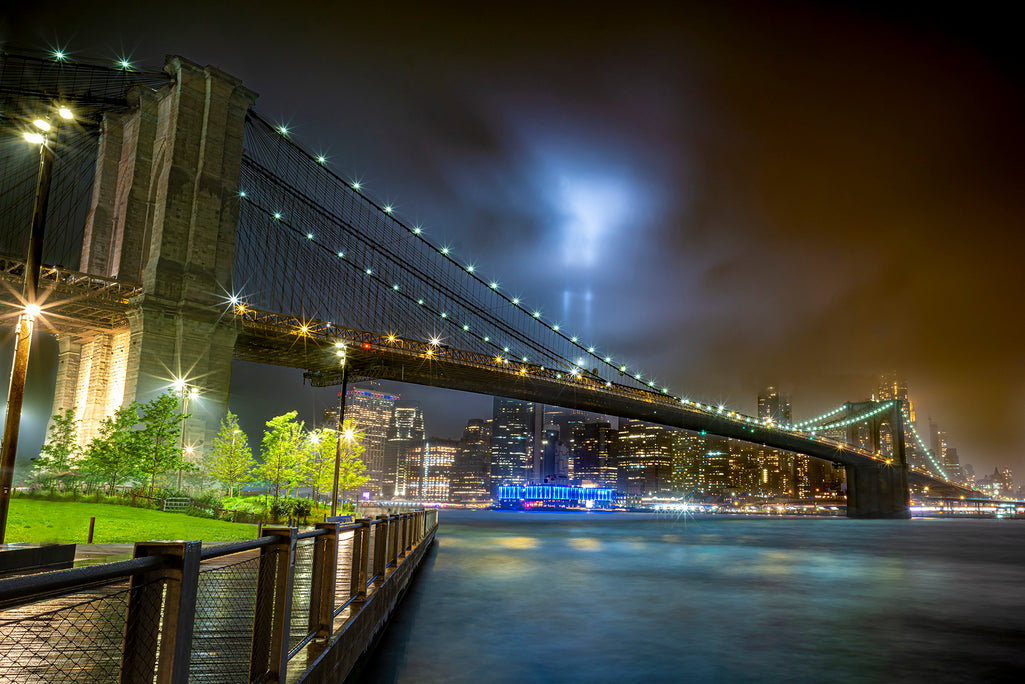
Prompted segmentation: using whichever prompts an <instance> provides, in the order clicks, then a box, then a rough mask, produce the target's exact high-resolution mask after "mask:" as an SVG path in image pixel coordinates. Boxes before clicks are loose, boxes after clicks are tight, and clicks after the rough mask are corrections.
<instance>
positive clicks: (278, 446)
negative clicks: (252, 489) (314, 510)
mask: <svg viewBox="0 0 1025 684" xmlns="http://www.w3.org/2000/svg"><path fill="white" fill-rule="evenodd" d="M296 415H297V413H296V412H295V411H289V412H288V413H286V414H284V415H281V416H275V417H274V418H271V419H270V420H268V421H267V429H266V430H264V432H263V442H262V446H263V453H262V458H263V463H261V464H260V466H259V467H258V468H257V474H258V475H259V477H260V479H262V480H263V481H264V482H266V483H267V485H268V486H269V487H270V488H271V489H272V490H273V492H274V498H278V497H279V496H281V491H282V489H284V490H285V494H286V495H287V494H288V490H289V489H290V488H291V487H294V486H296V485H298V484H299V483H300V482H301V480H302V474H303V465H304V459H303V456H304V455H305V454H304V452H305V448H304V444H303V441H304V439H303V435H304V431H303V423H302V421H298V422H297V421H296Z"/></svg>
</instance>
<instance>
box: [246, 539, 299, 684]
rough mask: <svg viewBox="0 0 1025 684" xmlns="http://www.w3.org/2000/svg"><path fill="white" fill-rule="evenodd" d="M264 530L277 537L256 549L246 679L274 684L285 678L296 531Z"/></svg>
mask: <svg viewBox="0 0 1025 684" xmlns="http://www.w3.org/2000/svg"><path fill="white" fill-rule="evenodd" d="M264 530H265V531H266V532H267V534H268V535H275V536H277V537H278V540H277V541H276V542H275V543H274V544H271V545H269V546H264V547H262V548H261V549H260V567H259V570H258V572H257V577H256V616H255V618H254V621H253V641H252V650H251V653H250V658H249V681H264V682H268V683H271V682H273V684H278V683H279V682H283V681H285V670H286V668H287V666H288V628H289V622H290V620H291V617H292V583H293V580H294V578H295V544H296V536H297V534H298V530H296V529H295V528H293V527H274V526H270V525H268V526H267V527H265V528H264ZM272 607H273V615H272ZM265 675H266V676H265Z"/></svg>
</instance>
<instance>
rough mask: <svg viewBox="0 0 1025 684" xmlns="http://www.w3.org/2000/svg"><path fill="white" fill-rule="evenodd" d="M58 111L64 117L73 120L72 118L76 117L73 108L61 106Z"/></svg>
mask: <svg viewBox="0 0 1025 684" xmlns="http://www.w3.org/2000/svg"><path fill="white" fill-rule="evenodd" d="M57 113H58V114H60V117H61V118H62V119H67V120H71V119H74V118H75V115H74V114H72V113H71V110H70V109H68V108H67V107H61V108H60V109H58V110H57Z"/></svg>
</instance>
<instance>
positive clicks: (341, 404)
mask: <svg viewBox="0 0 1025 684" xmlns="http://www.w3.org/2000/svg"><path fill="white" fill-rule="evenodd" d="M335 348H336V349H335V354H336V355H337V356H338V363H339V364H340V365H341V367H342V391H341V392H340V393H339V395H338V396H339V400H338V432H337V434H336V436H335V479H334V485H333V486H332V488H331V517H334V516H336V515H338V477H339V475H340V474H341V469H342V422H343V421H344V420H345V385H346V383H347V382H348V379H349V369H348V366H346V365H345V343H344V342H336V343H335Z"/></svg>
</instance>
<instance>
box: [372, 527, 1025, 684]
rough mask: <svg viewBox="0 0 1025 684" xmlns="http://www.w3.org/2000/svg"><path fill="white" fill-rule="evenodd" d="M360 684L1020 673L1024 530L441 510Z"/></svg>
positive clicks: (945, 678) (1016, 677)
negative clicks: (432, 543)
mask: <svg viewBox="0 0 1025 684" xmlns="http://www.w3.org/2000/svg"><path fill="white" fill-rule="evenodd" d="M437 539H438V543H437V545H436V548H435V549H433V550H432V551H431V552H430V553H429V554H428V556H427V557H426V558H425V560H424V565H423V567H422V569H421V571H420V574H419V576H418V578H417V581H416V582H415V583H414V584H413V586H412V587H411V588H410V590H409V593H408V594H407V596H406V599H405V602H404V604H403V605H402V607H401V608H400V609H399V611H398V613H397V615H396V617H395V619H394V620H393V622H392V624H391V626H390V627H389V628H388V631H387V632H386V633H385V635H384V637H383V638H382V640H381V642H380V644H379V646H378V647H377V649H376V650H375V652H374V653H373V655H372V656H371V658H370V661H369V663H368V664H367V667H366V669H365V670H364V671H363V672H362V675H361V678H360V680H359V681H361V682H375V683H376V682H783V681H785V682H992V681H1015V682H1019V681H1022V678H1023V677H1025V521H1022V520H992V519H990V520H980V519H970V520H967V519H966V520H910V521H862V520H847V519H845V518H796V519H754V518H744V517H726V516H723V517H701V518H693V517H655V516H646V515H643V514H626V513H624V514H611V513H523V512H503V511H442V513H441V527H440V528H439V533H438V538H437Z"/></svg>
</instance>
